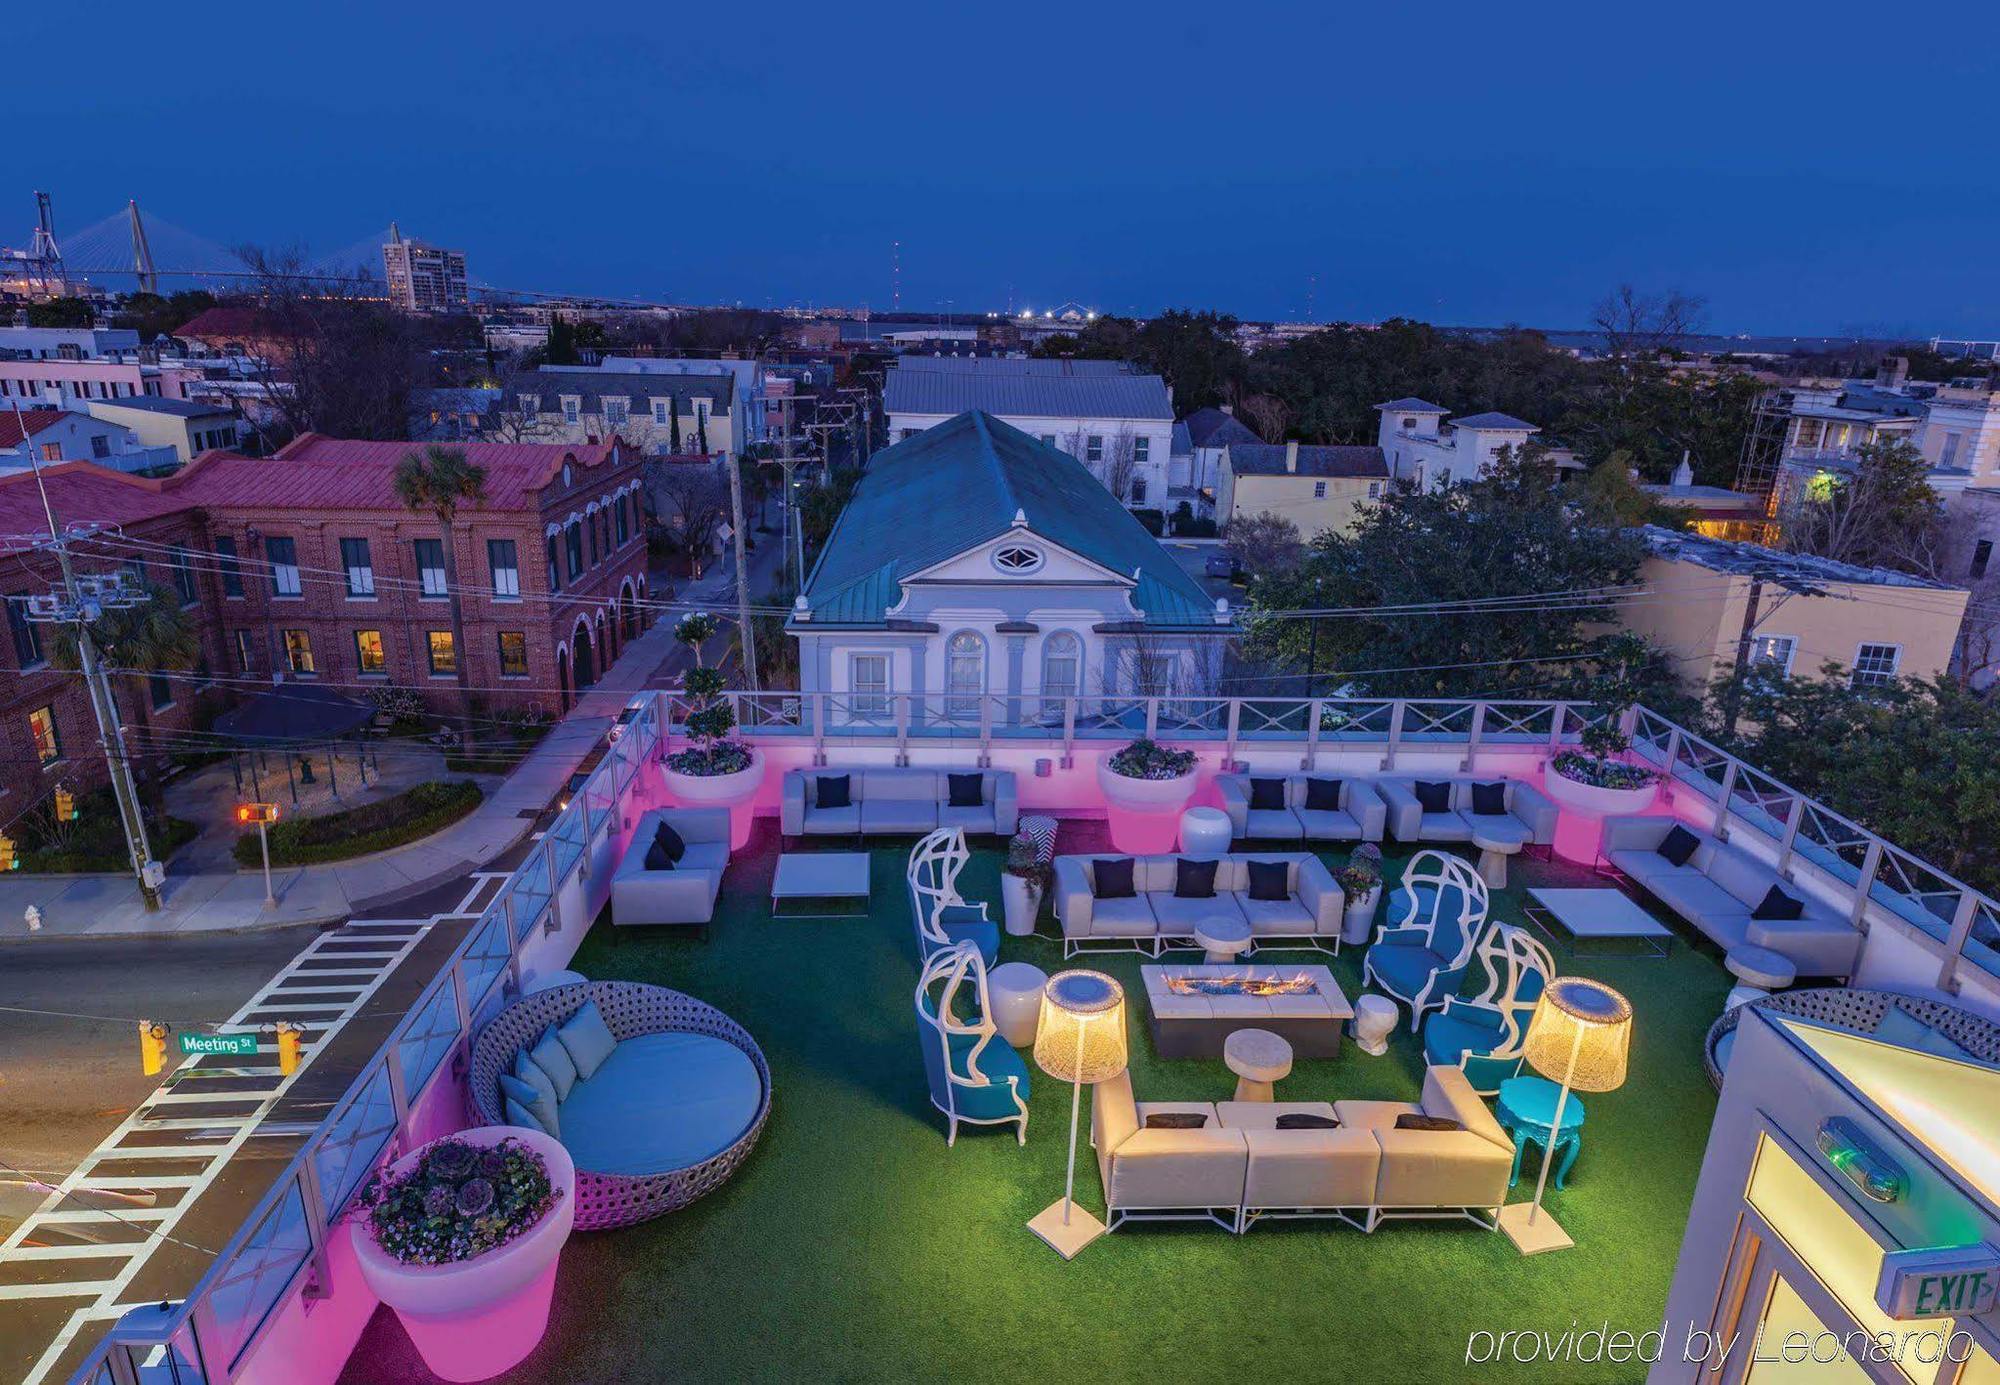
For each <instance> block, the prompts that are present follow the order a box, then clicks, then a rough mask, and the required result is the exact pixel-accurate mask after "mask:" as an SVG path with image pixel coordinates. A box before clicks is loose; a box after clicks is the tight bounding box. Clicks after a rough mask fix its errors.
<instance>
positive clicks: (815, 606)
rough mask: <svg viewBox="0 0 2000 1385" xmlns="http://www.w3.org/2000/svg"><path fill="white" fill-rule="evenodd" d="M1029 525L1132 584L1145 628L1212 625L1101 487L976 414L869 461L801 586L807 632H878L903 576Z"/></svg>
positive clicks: (1060, 458) (1189, 583)
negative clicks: (837, 628)
mask: <svg viewBox="0 0 2000 1385" xmlns="http://www.w3.org/2000/svg"><path fill="white" fill-rule="evenodd" d="M1017 512H1019V513H1021V514H1023V515H1025V516H1026V518H1027V522H1028V528H1029V529H1031V530H1033V531H1034V532H1035V533H1037V534H1039V535H1041V536H1042V537H1043V538H1045V539H1047V540H1049V541H1050V542H1051V543H1055V544H1060V545H1061V546H1062V547H1064V548H1067V549H1069V550H1070V551H1071V552H1073V553H1076V554H1079V555H1080V556H1082V557H1084V558H1088V559H1090V560H1091V561H1092V562H1095V563H1098V564H1100V565H1102V566H1103V567H1106V568H1109V569H1110V570H1111V571H1113V572H1116V573H1119V574H1121V575H1124V576H1130V575H1132V573H1133V572H1134V571H1135V570H1136V571H1137V573H1138V574H1139V577H1138V586H1137V588H1136V589H1135V590H1134V591H1133V593H1132V600H1133V603H1134V604H1135V605H1137V606H1138V607H1139V609H1140V610H1141V611H1143V612H1144V613H1145V618H1146V623H1147V624H1148V625H1154V626H1161V627H1176V626H1178V627H1185V626H1202V627H1206V628H1208V629H1210V630H1213V629H1215V628H1216V626H1215V614H1214V603H1213V602H1211V601H1210V600H1209V598H1208V596H1207V595H1206V594H1205V593H1204V592H1203V591H1202V589H1201V588H1200V587H1199V586H1198V585H1197V584H1196V583H1195V581H1194V579H1193V578H1192V577H1190V576H1188V574H1187V573H1186V572H1185V571H1184V570H1182V568H1181V566H1180V564H1178V563H1176V562H1175V561H1174V560H1173V558H1172V557H1171V556H1170V555H1169V554H1168V553H1167V552H1166V550H1165V549H1163V548H1161V547H1160V545H1159V543H1158V542H1157V541H1156V540H1155V539H1154V538H1153V536H1152V535H1151V534H1149V533H1147V532H1146V529H1145V526H1143V525H1141V524H1140V523H1139V521H1138V520H1136V519H1134V518H1133V517H1132V514H1131V512H1130V511H1128V510H1127V509H1126V508H1125V507H1124V506H1123V505H1121V504H1119V503H1118V501H1117V500H1115V499H1113V498H1112V495H1111V492H1109V491H1107V490H1106V489H1105V488H1104V486H1103V485H1102V484H1101V483H1100V482H1099V481H1098V479H1097V478H1096V477H1095V476H1093V475H1091V473H1090V472H1089V471H1088V470H1087V469H1086V468H1085V467H1084V465H1083V464H1082V463H1081V462H1079V461H1077V460H1076V459H1075V458H1074V457H1072V456H1070V455H1069V454H1068V453H1067V452H1064V451H1062V450H1060V449H1058V448H1055V447H1050V446H1048V445H1047V444H1045V443H1042V442H1040V441H1037V440H1036V439H1035V438H1033V437H1030V436H1029V435H1028V434H1026V433H1023V432H1022V431H1021V430H1020V429H1018V428H1013V427H1009V426H1008V425H1007V424H1005V423H1002V422H1001V421H1000V420H999V419H997V418H994V417H993V416H992V415H990V414H986V413H982V412H979V411H978V410H974V411H972V412H969V413H962V414H959V415H958V416H957V417H955V418H951V419H948V420H946V421H945V422H943V423H940V424H939V425H937V427H935V428H929V429H926V430H925V431H923V432H921V433H919V434H917V435H916V436H915V437H913V438H910V439H907V440H906V441H903V442H899V443H897V444H896V445H895V446H894V447H890V448H887V449H885V450H883V451H882V452H879V453H877V454H876V456H875V458H874V460H873V461H871V462H870V463H869V466H868V471H867V473H866V474H865V475H864V476H863V477H862V480H861V485H860V487H859V488H858V489H857V490H856V491H855V493H854V498H853V499H852V500H850V501H849V502H848V504H847V508H846V509H845V510H844V511H842V513H841V516H840V519H839V521H838V522H837V523H836V524H835V525H834V528H833V533H832V535H831V536H829V538H828V539H827V545H826V549H825V551H824V552H822V553H821V554H820V557H819V561H818V562H817V563H815V564H814V566H813V571H812V575H811V576H810V577H809V578H807V579H806V593H805V594H806V600H807V602H808V604H809V605H810V606H811V608H812V622H811V623H812V624H814V625H821V624H824V625H879V624H882V623H883V621H884V619H885V614H886V612H887V611H888V610H889V608H890V607H892V606H894V605H895V604H896V603H897V602H898V601H900V600H902V596H903V579H904V578H905V577H907V576H908V575H910V574H911V573H914V572H920V571H922V570H923V569H925V568H927V567H931V566H932V565H934V564H936V563H941V562H943V561H944V560H945V559H947V558H950V557H953V556H955V555H957V554H959V553H963V552H965V551H966V550H967V549H969V548H976V547H977V546H979V545H980V544H982V543H986V542H989V541H990V540H992V539H995V538H998V537H999V536H1000V535H1002V534H1004V533H1006V532H1007V531H1008V530H1009V529H1010V528H1012V527H1013V523H1014V516H1015V514H1016V513H1017Z"/></svg>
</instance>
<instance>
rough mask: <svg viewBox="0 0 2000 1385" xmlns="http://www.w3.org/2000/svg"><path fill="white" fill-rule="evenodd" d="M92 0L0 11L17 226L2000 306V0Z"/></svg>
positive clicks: (1456, 316) (1321, 310)
mask: <svg viewBox="0 0 2000 1385" xmlns="http://www.w3.org/2000/svg"><path fill="white" fill-rule="evenodd" d="M87 8H88V12H89V14H90V16H91V19H92V23H91V24H90V26H89V32H88V33H84V32H79V30H78V28H77V26H76V20H77V16H78V14H79V13H81V11H78V10H76V9H74V8H73V7H64V6H46V5H21V6H17V7H16V10H17V11H18V12H17V13H14V14H12V15H10V17H9V31H10V47H12V48H13V50H14V51H15V52H16V53H17V54H21V53H32V54H37V55H39V56H37V57H36V59H35V60H34V61H31V62H27V63H16V64H11V65H10V68H11V71H10V76H9V79H8V81H7V84H6V96H5V97H4V98H0V101H4V105H5V109H6V110H7V111H8V113H9V115H10V116H11V117H12V118H11V119H10V120H9V121H8V122H7V125H8V128H9V130H10V136H9V138H7V139H6V140H4V141H0V243H6V244H17V245H18V244H22V243H24V242H25V239H26V236H27V232H28V230H29V228H30V227H31V226H32V218H33V202H32V197H31V194H32V192H33V191H34V190H35V189H37V188H45V189H47V190H49V191H50V192H52V193H53V194H54V195H55V199H56V202H55V205H56V214H57V230H58V232H59V233H62V232H65V231H68V232H82V231H84V230H86V229H87V228H88V227H90V226H91V225H92V224H93V223H96V222H99V221H101V220H102V219H104V218H105V217H107V216H110V215H112V214H113V213H115V212H117V211H118V210H120V209H122V208H123V207H124V204H125V200H126V199H127V198H128V197H136V198H138V199H139V201H140V204H141V205H142V206H143V207H144V208H145V209H146V210H147V212H148V213H149V214H150V215H152V216H154V217H157V218H160V219H162V220H163V221H164V222H166V223H170V224H171V225H172V226H175V227H182V228H186V229H187V230H188V231H190V232H194V233H198V234H199V235H201V236H203V237H206V238H208V239H209V240H212V241H216V242H220V243H222V244H226V245H236V244H241V243H245V242H251V243H257V244H262V245H279V244H296V243H304V244H306V245H308V246H310V247H312V248H313V249H314V250H316V251H320V252H330V251H333V250H335V249H338V248H340V247H344V246H348V245H351V244H353V243H355V242H356V241H358V240H360V239H362V238H366V237H370V236H372V235H373V234H374V233H375V232H377V231H378V230H379V229H380V228H382V227H384V226H386V225H387V224H388V222H389V221H390V220H391V219H392V218H393V219H395V220H397V221H398V222H400V224H401V226H402V227H403V229H404V231H405V233H406V234H416V235H420V236H422V237H424V238H426V239H429V240H433V241H436V242H439V243H442V244H447V245H452V246H458V247H462V248H463V249H464V250H465V251H466V254H467V256H468V260H469V264H470V269H471V274H472V277H473V279H474V280H475V281H477V282H483V283H487V284H492V285H496V286H501V287H509V288H521V289H533V290H543V291H562V292H578V293H598V294H606V295H620V296H632V297H638V298H646V299H654V300H669V301H677V302H716V303H731V302H740V303H743V304H746V305H750V306H757V307H763V306H783V305H786V304H806V303H848V304H859V303H864V302H865V303H867V304H869V305H870V306H872V307H874V308H876V309H878V310H879V309H885V308H887V307H888V306H889V303H890V299H891V293H892V281H891V245H892V243H893V242H900V243H901V303H902V305H903V307H905V308H906V309H944V308H945V307H947V306H949V307H950V308H951V309H952V310H953V311H955V312H958V313H965V312H968V311H972V310H987V309H998V308H1005V307H1006V306H1007V305H1008V304H1009V302H1010V301H1011V302H1012V303H1013V304H1014V305H1015V306H1016V307H1019V306H1021V305H1024V304H1026V305H1044V306H1045V305H1049V304H1053V303H1060V302H1062V301H1064V300H1075V301H1077V302H1080V303H1083V304H1086V305H1089V306H1093V307H1096V308H1098V309H1100V310H1103V311H1110V312H1121V313H1123V312H1138V313H1147V312H1154V311H1157V310H1159V309H1161V308H1163V307H1169V306H1197V307H1216V308H1220V309H1223V310H1225V311H1230V312H1234V313H1236V314H1238V315H1240V316H1247V317H1277V318H1300V317H1304V316H1305V315H1306V314H1307V311H1308V306H1309V304H1310V308H1311V310H1312V313H1313V315H1314V316H1315V317H1318V318H1321V319H1327V318H1348V319H1355V320H1371V319H1376V318H1382V317H1388V316H1394V315H1403V316H1410V317H1419V318H1425V319H1429V320H1431V321H1435V322H1443V323H1456V324H1498V323H1505V322H1522V323H1528V324H1532V325H1536V326H1545V327H1574V326H1581V325H1584V324H1585V323H1586V321H1587V319H1588V317H1589V312H1590V307H1591V305H1592V303H1594V302H1595V301H1596V300H1597V299H1598V298H1599V297H1600V296H1601V295H1602V294H1603V293H1604V292H1605V291H1606V290H1607V289H1609V288H1610V287H1611V286H1613V285H1615V284H1616V283H1618V282H1620V281H1621V280H1629V281H1631V282H1633V283H1634V284H1636V285H1638V286H1640V287H1642V288H1645V289H1652V290H1658V289H1667V288H1679V289H1684V290H1686V291H1688V292H1691V293H1696V294H1700V295H1702V296H1703V297H1705V298H1706V299H1707V300H1708V304H1709V315H1708V322H1709V325H1710V326H1711V328H1713V329H1714V330H1718V331H1729V332H1735V331H1756V332H1798V333H1845V332H1851V331H1868V332H1898V333H1901V332H1908V333H1913V334H1924V335H1929V334H1932V333H1939V332H1942V333H1946V334H1954V333H1955V334H1961V335H1971V336H1987V337H1990V336H1995V335H2000V302H1996V298H2000V254H1996V253H1995V250H1994V237H1995V233H1996V229H2000V160H1996V159H1995V157H1994V156H1993V154H1992V152H1991V131H1992V113H1993V109H1994V104H1993V103H1994V99H1995V94H1996V92H1997V91H2000V81H1996V77H2000V71H1996V64H1995V61H1994V53H1995V52H1996V48H2000V45H1996V43H1995V39H1996V37H2000V7H1995V6H1990V5H1980V4H1973V5H1962V6H1957V7H1953V8H1952V9H1951V10H1950V12H1949V13H1948V14H1947V12H1946V11H1945V10H1942V9H1937V8H1935V7H1921V8H1918V9H1914V10H1912V9H1907V8H1906V9H1901V10H1898V9H1896V8H1895V7H1884V6H1881V5H1870V6H1861V5H1853V6H1848V5H1834V4H1817V5H1801V4H1793V3H1768V2H1767V0H1750V3H1742V0H1738V3H1734V4H1729V5H1714V4H1706V3H1694V4H1683V5H1679V6H1672V7H1660V6H1637V7H1634V6H1620V5H1605V4H1602V3H1596V4H1588V5H1583V4H1577V5H1570V4H1538V3H1533V0H1530V2H1529V3H1524V4H1515V5H1495V4H1491V3H1486V2H1485V0H1481V2H1480V3H1464V4H1461V3H1439V4H1430V5H1392V4H1386V3H1385V4H1372V5H1359V4H1353V3H1344V4H1343V3H1333V4H1328V3H1324V0H1319V2H1318V3H1296V4H1265V3H1252V2H1250V0H1244V2H1242V3H1236V4H1230V5H1214V4H1209V5H1203V6H1199V7H1182V6H1178V5H1171V4H1149V5H1133V6H1126V5H1118V6H1110V5H1099V4H1093V3H1089V0H1080V2H1079V0H1069V3H1064V4H1042V3H1028V2H1025V0H1015V2H1014V3H1007V4H985V5H964V4H953V3H942V4H940V3H930V4H914V5H906V4H900V3H871V4H865V5H824V4H821V5H795V4H791V3H787V2H786V0H770V2H769V3H761V4H721V5H694V4H687V3H667V4H660V3H653V4H630V3H624V2H623V0H600V3H596V4H592V5H587V6H583V7H580V8H565V7H562V6H550V5H547V4H537V5H533V6H523V7H516V6H512V5H506V4H489V5H481V6H478V7H464V6H457V5H451V4H444V5H412V4H408V3H400V4H396V5H386V6H378V5H375V4H372V3H354V4H344V5H340V6H337V7H336V6H318V5H281V4H269V3H260V4H254V5H243V4H232V3H215V4H206V5H203V6H201V7H199V8H198V9H195V10H187V9H176V8H175V7H172V6H167V7H164V8H163V7H161V6H159V5H157V4H147V5H143V6H140V5H127V4H124V3H123V0H119V3H115V4H114V3H98V4H93V5H90V6H88V7H87ZM162 238H163V239H164V240H166V241H168V242H172V240H173V237H172V235H171V233H170V232H163V233H162ZM99 239H100V240H101V239H102V238H101V237H100V238H99ZM107 282H108V281H107ZM1309 295H1310V298H1309Z"/></svg>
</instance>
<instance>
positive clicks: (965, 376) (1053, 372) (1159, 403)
mask: <svg viewBox="0 0 2000 1385" xmlns="http://www.w3.org/2000/svg"><path fill="white" fill-rule="evenodd" d="M882 407H883V411H884V412H885V413H886V414H887V415H888V419H889V437H890V439H891V440H892V441H896V442H901V441H903V440H904V439H906V438H913V437H915V436H916V435H917V434H919V433H921V432H923V431H924V430H925V429H927V428H935V427H937V426H938V425H939V424H941V423H943V422H945V421H946V420H947V419H951V418H956V417H957V416H958V415H960V414H963V413H966V412H968V411H970V410H978V411H980V412H982V413H987V414H991V415H992V416H993V417H995V418H997V419H999V420H1000V421H1001V422H1003V423H1006V424H1009V425H1010V426H1012V427H1015V428H1018V429H1020V430H1021V431H1022V432H1024V433H1026V434H1028V435H1029V436H1030V437H1032V438H1035V439H1037V440H1038V441H1041V442H1044V443H1047V444H1048V445H1049V446H1051V447H1058V448H1061V449H1062V450H1063V451H1065V452H1067V453H1069V454H1070V455H1071V456H1072V457H1075V458H1076V459H1077V460H1078V461H1080V462H1082V463H1083V464H1084V466H1085V467H1087V468H1089V470H1090V473H1091V474H1092V475H1093V476H1095V477H1097V479H1098V481H1099V482H1100V483H1102V484H1103V485H1104V486H1105V487H1106V489H1108V490H1111V491H1113V492H1114V493H1116V494H1117V496H1118V498H1119V499H1120V500H1122V501H1124V502H1125V503H1126V504H1127V505H1131V506H1152V507H1158V506H1161V505H1163V504H1164V503H1165V502H1166V499H1167V490H1168V465H1169V459H1170V458H1171V457H1172V455H1173V434H1174V406H1173V396H1172V394H1171V393H1170V392H1169V391H1168V389H1167V385H1166V381H1164V380H1162V379H1161V378H1160V377H1159V376H1157V375H1148V374H1145V373H1144V372H1142V371H1140V370H1139V368H1138V367H1136V366H1134V365H1132V364H1131V363H1130V362H1127V361H1075V360H1043V359H1037V358H1031V357H1021V356H905V357H903V358H902V359H900V360H898V361H895V362H893V363H892V368H891V369H890V371H889V374H888V379H887V381H886V382H885V383H884V385H883V388H882Z"/></svg>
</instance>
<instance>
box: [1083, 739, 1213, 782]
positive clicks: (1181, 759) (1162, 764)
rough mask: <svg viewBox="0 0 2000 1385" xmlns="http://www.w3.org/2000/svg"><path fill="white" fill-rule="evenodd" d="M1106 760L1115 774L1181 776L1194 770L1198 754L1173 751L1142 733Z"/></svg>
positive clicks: (1129, 776)
mask: <svg viewBox="0 0 2000 1385" xmlns="http://www.w3.org/2000/svg"><path fill="white" fill-rule="evenodd" d="M1104 763H1105V765H1106V767H1107V768H1109V769H1110V771H1111V772H1112V773H1113V774H1117V775H1122V776H1123V777H1125V778H1127V779H1178V778H1180V777H1181V776H1182V775H1184V774H1189V773H1192V772H1193V770H1194V766H1195V753H1194V752H1193V751H1192V750H1172V749H1169V748H1168V747H1166V746H1164V745H1161V744H1160V743H1159V742H1158V741H1152V740H1148V739H1146V738H1145V737H1144V736H1141V737H1140V738H1139V739H1138V740H1136V741H1133V742H1132V743H1131V744H1130V745H1128V746H1126V747H1125V748H1124V749H1123V750H1120V751H1117V752H1116V753H1114V754H1113V755H1112V756H1111V757H1110V758H1109V759H1107V760H1106V761H1105V762H1104Z"/></svg>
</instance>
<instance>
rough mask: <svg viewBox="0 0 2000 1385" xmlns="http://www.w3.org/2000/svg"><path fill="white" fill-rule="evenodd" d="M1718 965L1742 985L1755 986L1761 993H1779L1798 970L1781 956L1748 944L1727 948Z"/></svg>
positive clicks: (1792, 980) (1789, 960)
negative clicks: (1726, 954) (1727, 950)
mask: <svg viewBox="0 0 2000 1385" xmlns="http://www.w3.org/2000/svg"><path fill="white" fill-rule="evenodd" d="M1722 965H1723V966H1724V967H1725V968H1726V969H1727V970H1728V972H1729V974H1730V975H1731V976H1733V977H1735V978H1736V979H1737V980H1738V981H1741V982H1742V983H1743V984H1744V985H1746V986H1756V987H1758V988H1760V989H1762V990H1764V991H1782V990H1783V989H1784V988H1785V987H1787V986H1789V985H1791V984H1792V982H1794V981H1796V980H1798V976H1799V972H1798V968H1797V967H1795V966H1793V965H1792V959H1791V958H1789V957H1787V956H1785V954H1784V953H1782V952H1773V951H1772V950H1771V949H1770V948H1768V947H1757V946H1756V945H1754V944H1752V943H1744V944H1743V945H1742V946H1740V947H1732V948H1730V949H1729V955H1728V956H1726V957H1724V958H1723V959H1722Z"/></svg>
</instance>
